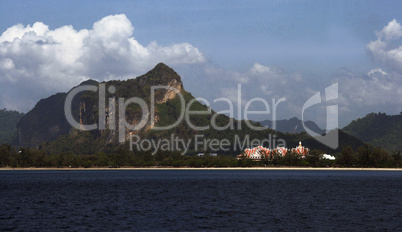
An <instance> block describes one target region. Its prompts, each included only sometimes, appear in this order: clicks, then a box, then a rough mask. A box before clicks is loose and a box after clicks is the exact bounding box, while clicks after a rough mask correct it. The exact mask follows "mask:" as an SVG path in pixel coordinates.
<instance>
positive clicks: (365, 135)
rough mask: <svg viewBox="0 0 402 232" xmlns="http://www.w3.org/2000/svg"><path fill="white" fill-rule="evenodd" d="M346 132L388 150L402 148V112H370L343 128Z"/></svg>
mask: <svg viewBox="0 0 402 232" xmlns="http://www.w3.org/2000/svg"><path fill="white" fill-rule="evenodd" d="M343 131H345V132H346V133H348V134H350V135H352V136H355V137H356V138H359V139H360V140H362V141H364V142H366V143H369V144H371V145H373V146H377V147H381V148H384V149H386V150H388V151H394V150H402V139H401V138H402V114H400V115H387V114H385V113H378V114H377V113H371V114H367V115H366V116H365V117H363V118H359V119H356V120H353V121H352V122H351V123H350V124H349V125H347V126H346V127H344V128H343Z"/></svg>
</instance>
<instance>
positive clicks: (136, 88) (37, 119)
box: [14, 63, 184, 147]
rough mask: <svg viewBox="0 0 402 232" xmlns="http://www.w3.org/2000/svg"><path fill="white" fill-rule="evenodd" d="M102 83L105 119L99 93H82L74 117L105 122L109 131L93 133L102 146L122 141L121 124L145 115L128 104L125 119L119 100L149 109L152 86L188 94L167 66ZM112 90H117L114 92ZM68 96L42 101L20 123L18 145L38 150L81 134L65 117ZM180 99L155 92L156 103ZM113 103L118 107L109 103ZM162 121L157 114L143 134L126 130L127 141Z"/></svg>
mask: <svg viewBox="0 0 402 232" xmlns="http://www.w3.org/2000/svg"><path fill="white" fill-rule="evenodd" d="M99 84H100V83H98V82H96V81H92V80H90V81H86V82H83V83H81V84H80V85H91V86H96V87H98V89H100V88H99V86H100V85H99ZM101 84H104V86H105V90H106V96H105V99H104V102H105V108H104V110H105V118H104V119H102V118H101V119H100V115H101V114H100V111H99V108H101V109H103V107H102V106H99V103H100V101H99V100H100V99H99V91H98V92H91V91H85V92H80V93H79V94H77V96H76V97H75V98H74V99H73V102H72V114H73V116H74V119H75V121H76V122H78V123H80V124H81V125H91V124H94V123H95V124H97V125H100V124H99V120H105V129H101V130H93V131H91V134H92V135H93V136H94V138H95V139H97V140H98V141H99V143H100V146H102V145H105V144H108V143H115V142H117V141H118V125H119V123H120V122H121V121H122V120H123V119H125V120H126V121H127V123H128V124H130V125H135V124H137V123H138V122H140V121H141V118H142V112H141V109H140V107H139V106H138V105H136V104H129V105H127V108H126V115H124V117H123V116H120V115H119V107H118V103H119V101H122V100H123V101H127V100H128V99H130V98H133V97H138V98H140V99H142V100H144V101H145V102H146V104H147V105H148V107H149V106H150V102H151V98H150V97H151V87H152V86H167V87H172V88H174V89H176V90H178V91H179V92H182V91H184V88H183V83H182V81H181V77H180V76H179V75H178V74H177V73H176V72H175V71H174V70H173V69H171V68H170V67H168V66H166V65H165V64H163V63H160V64H158V65H156V66H155V68H154V69H152V70H151V71H149V72H148V73H146V74H144V75H142V76H139V77H137V78H135V79H129V80H126V81H109V82H104V83H101ZM110 87H112V88H110ZM113 88H114V89H113ZM111 89H113V90H115V91H110V90H111ZM67 95H68V93H58V94H56V95H53V96H51V97H49V98H46V99H42V100H41V101H39V102H38V103H37V104H36V106H35V107H34V108H33V109H32V110H31V111H30V112H28V113H27V114H26V115H25V116H24V117H22V118H21V119H20V121H19V122H18V124H17V130H18V133H19V137H18V141H14V145H19V146H23V147H37V146H39V145H40V144H41V143H43V142H48V141H52V140H55V139H57V138H58V137H60V136H61V135H66V134H69V133H70V134H74V135H76V134H77V133H79V130H76V129H75V128H72V126H71V125H70V124H69V123H68V121H67V120H66V117H65V112H64V103H65V100H66V97H67ZM176 96H177V93H176V91H175V90H173V89H159V90H157V91H155V103H156V104H165V103H167V102H168V101H169V100H171V99H174V98H175V97H176ZM113 100H114V103H115V104H114V105H113V104H109V103H110V101H113ZM149 110H150V109H149ZM148 116H149V115H148ZM159 118H160V117H159V116H158V113H157V112H156V114H155V117H154V120H153V121H151V120H148V122H147V124H146V125H145V126H144V127H143V129H142V130H141V131H130V130H128V129H126V136H127V138H128V136H129V134H130V133H131V134H133V133H140V132H145V131H148V130H150V129H152V128H153V127H154V126H155V125H156V124H157V123H158V120H159ZM111 119H114V120H111ZM119 120H120V121H119Z"/></svg>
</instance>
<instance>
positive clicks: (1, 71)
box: [0, 14, 205, 111]
mask: <svg viewBox="0 0 402 232" xmlns="http://www.w3.org/2000/svg"><path fill="white" fill-rule="evenodd" d="M133 32H134V27H133V25H132V24H131V22H130V20H129V19H128V18H127V17H126V16H125V15H124V14H121V15H110V16H107V17H105V18H103V19H101V20H99V21H97V22H95V23H94V24H93V27H92V29H89V30H87V29H83V30H79V31H77V30H75V29H74V28H73V26H70V25H69V26H63V27H60V28H56V29H54V30H50V29H49V27H48V26H47V25H45V24H44V23H42V22H36V23H34V24H33V26H30V25H28V26H23V25H21V24H18V25H14V26H12V27H10V28H8V29H7V30H6V31H5V32H3V34H2V35H1V36H0V83H1V86H0V105H4V106H7V107H9V108H11V109H17V110H22V111H26V110H28V109H30V108H31V107H33V105H32V102H36V101H37V100H39V99H40V98H43V97H47V96H49V95H50V94H54V93H55V92H57V91H67V90H68V89H70V88H71V87H73V86H74V85H77V84H78V83H80V82H81V81H83V80H85V79H96V80H100V81H102V80H109V79H111V78H113V79H116V78H118V79H126V78H128V77H131V78H133V77H135V76H137V75H140V74H143V73H144V72H146V71H148V70H149V69H151V68H152V67H153V66H155V65H156V64H157V63H159V62H165V63H166V64H168V65H179V64H196V63H203V62H205V57H204V56H203V54H202V53H201V52H200V51H199V50H198V49H197V48H196V47H194V46H192V45H191V44H189V43H180V44H172V45H170V46H161V45H158V44H157V43H156V42H155V41H154V42H151V43H150V44H149V45H147V46H143V45H141V44H140V43H139V42H138V41H137V40H135V38H134V37H133ZM11 89H15V90H16V91H11ZM22 89H23V90H24V92H21V90H22ZM13 99H15V100H13Z"/></svg>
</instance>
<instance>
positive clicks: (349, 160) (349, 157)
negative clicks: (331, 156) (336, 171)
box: [338, 146, 356, 167]
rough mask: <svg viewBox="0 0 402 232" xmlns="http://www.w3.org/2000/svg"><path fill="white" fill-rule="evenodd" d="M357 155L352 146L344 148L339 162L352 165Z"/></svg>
mask: <svg viewBox="0 0 402 232" xmlns="http://www.w3.org/2000/svg"><path fill="white" fill-rule="evenodd" d="M355 161H356V155H355V152H354V151H353V149H352V147H351V146H346V147H343V148H342V153H341V157H340V158H339V161H338V162H339V164H341V165H343V166H346V167H350V166H352V165H354V164H355Z"/></svg>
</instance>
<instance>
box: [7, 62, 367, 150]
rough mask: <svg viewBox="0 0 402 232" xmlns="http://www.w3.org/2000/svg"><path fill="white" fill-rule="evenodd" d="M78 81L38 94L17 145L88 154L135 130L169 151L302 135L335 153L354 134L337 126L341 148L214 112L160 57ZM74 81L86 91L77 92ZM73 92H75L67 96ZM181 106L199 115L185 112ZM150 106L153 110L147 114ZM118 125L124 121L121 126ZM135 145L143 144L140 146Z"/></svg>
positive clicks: (115, 144)
mask: <svg viewBox="0 0 402 232" xmlns="http://www.w3.org/2000/svg"><path fill="white" fill-rule="evenodd" d="M77 87H78V88H73V89H72V90H70V91H69V92H68V93H58V94H55V95H53V96H50V97H48V98H46V99H42V100H41V101H39V102H38V103H37V104H36V105H35V107H34V108H33V109H32V110H31V111H30V112H28V113H27V114H26V115H24V116H23V117H22V118H21V119H20V120H19V122H18V124H17V128H18V132H19V133H18V135H19V136H18V139H16V140H15V145H18V146H23V147H38V148H39V149H41V150H43V151H45V152H46V153H48V154H68V153H72V154H93V153H96V152H118V151H119V149H127V148H128V147H129V142H130V138H133V137H135V136H136V138H138V139H147V141H148V143H144V144H143V145H144V146H151V145H150V143H157V142H158V141H162V140H163V141H169V144H170V145H171V146H166V144H165V147H164V149H165V150H169V151H171V150H175V151H180V152H181V153H183V152H184V147H179V146H178V145H186V146H187V147H186V150H185V153H186V154H197V153H199V152H216V150H218V151H219V153H220V154H231V155H237V154H239V153H240V152H241V151H242V148H246V147H252V146H255V143H254V144H253V141H257V142H260V143H262V145H264V146H267V147H276V146H277V145H280V144H278V143H277V141H280V140H282V141H283V142H285V143H286V144H282V145H285V146H287V147H295V146H297V145H298V143H299V141H303V144H306V145H308V146H309V148H311V149H314V148H319V149H321V150H323V151H324V152H327V153H333V152H337V151H340V149H341V147H342V146H344V145H349V141H352V140H353V139H352V140H351V139H346V140H345V139H343V137H345V135H346V134H344V133H340V136H342V138H340V141H341V144H340V147H339V148H338V149H337V150H332V149H330V148H328V147H326V146H324V145H322V144H320V143H319V142H317V141H316V140H315V139H313V138H312V137H311V136H309V135H308V134H307V133H301V134H283V133H281V132H278V131H274V130H272V129H269V128H266V129H263V130H253V129H251V128H250V127H249V126H248V125H249V124H251V125H254V126H260V127H261V125H260V124H259V123H258V122H251V121H244V120H242V121H239V120H235V119H233V118H230V117H228V116H226V115H222V114H217V113H216V112H214V111H213V110H210V109H209V108H208V107H207V106H206V105H203V104H201V103H200V102H199V101H197V100H196V99H195V98H194V97H193V96H192V95H191V93H189V92H187V91H186V90H185V89H184V87H183V82H182V81H181V77H180V76H179V75H178V74H177V73H176V72H175V71H174V70H173V69H171V68H170V67H168V66H167V65H165V64H163V63H160V64H158V65H156V66H155V67H154V68H153V69H152V70H150V71H149V72H147V73H146V74H144V75H142V76H139V77H137V78H134V79H128V80H125V81H118V80H113V81H108V82H101V83H98V82H96V81H93V80H89V81H86V82H83V83H81V84H80V85H79V86H77ZM154 87H156V88H160V89H158V90H155V94H154V95H153V94H151V92H152V89H153V88H154ZM79 88H82V89H87V90H86V91H81V92H79V91H78V92H77V91H76V90H77V89H79ZM174 89H176V90H174ZM73 95H75V96H74V97H73V98H71V97H72V96H73ZM140 99H141V100H140ZM66 100H71V116H72V120H73V121H75V122H76V124H77V125H76V126H77V127H78V128H76V127H73V126H71V124H70V123H69V122H68V120H67V119H66V115H65V111H64V106H65V102H66ZM135 101H137V103H138V102H142V103H141V104H142V105H145V107H146V108H142V107H141V106H140V105H139V104H137V103H134V102H135ZM67 102H68V101H67ZM152 102H154V105H155V107H154V112H152V111H151V107H150V106H151V103H152ZM129 103H130V104H129ZM183 103H184V105H183ZM182 109H185V110H186V111H188V110H190V111H192V112H196V111H197V112H203V113H204V114H199V113H198V114H190V115H189V116H188V117H182V112H183V111H182ZM147 110H148V113H146V111H147ZM143 113H144V115H143ZM152 113H154V117H151V116H150V115H152ZM72 120H70V121H72ZM290 121H292V120H290ZM175 122H177V123H176V125H175V126H172V127H171V128H167V129H163V130H158V129H157V128H155V127H166V126H168V125H172V124H174V123H175ZM124 123H126V124H124ZM89 125H94V126H95V127H97V129H94V130H87V131H84V130H82V129H83V128H84V127H86V126H89ZM120 125H125V127H122V128H119V126H120ZM129 125H140V126H141V128H139V129H138V128H137V129H135V130H132V128H131V129H130V128H128V127H126V126H129ZM211 125H215V126H216V127H213V126H211ZM195 127H198V128H195ZM202 127H204V128H202ZM347 136H349V135H347ZM349 137H351V136H349ZM216 141H220V142H222V141H223V142H224V144H226V145H224V147H223V148H222V147H221V144H218V145H217V144H216ZM305 141H306V143H305ZM353 141H354V140H353ZM121 142H122V143H121ZM131 142H132V141H131ZM138 144H139V143H137V145H138ZM356 144H357V143H356ZM360 144H363V143H362V142H360ZM174 145H176V146H174ZM245 146H246V147H245ZM134 150H140V151H141V150H144V149H143V148H142V147H140V148H139V147H138V146H137V147H134Z"/></svg>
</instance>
